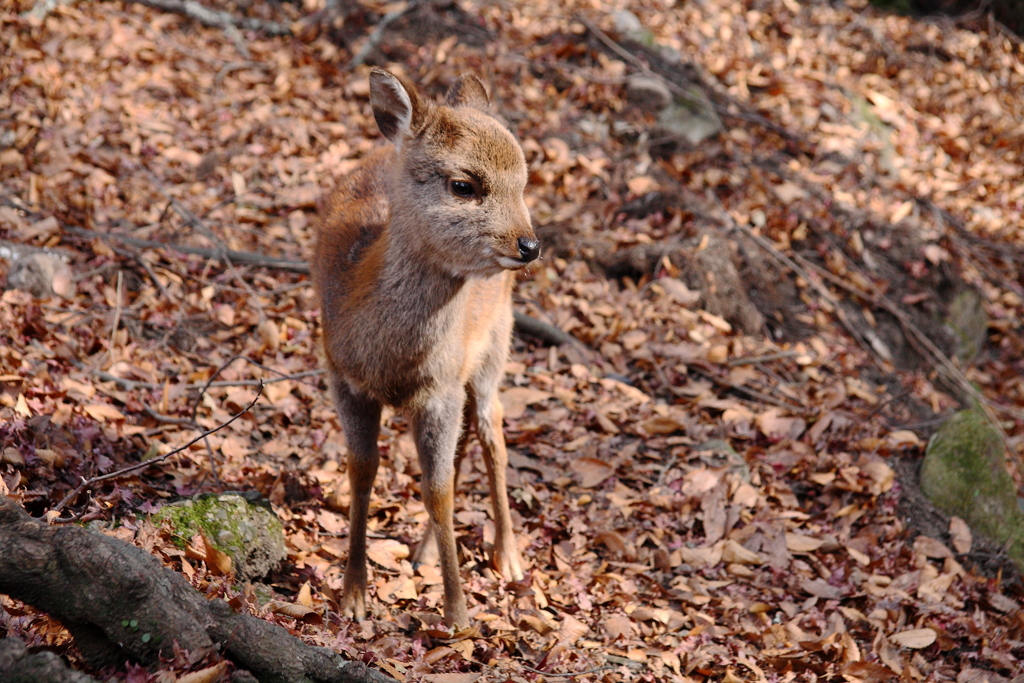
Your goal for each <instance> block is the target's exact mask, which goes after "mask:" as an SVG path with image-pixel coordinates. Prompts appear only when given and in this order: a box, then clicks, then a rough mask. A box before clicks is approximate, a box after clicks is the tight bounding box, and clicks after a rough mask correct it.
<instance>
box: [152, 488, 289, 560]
mask: <svg viewBox="0 0 1024 683" xmlns="http://www.w3.org/2000/svg"><path fill="white" fill-rule="evenodd" d="M247 498H248V496H242V495H239V494H236V493H224V494H221V495H203V496H198V497H197V498H194V499H191V500H185V501H182V502H180V503H174V504H172V505H168V506H166V507H164V508H163V509H161V510H160V511H159V512H157V513H156V514H154V515H153V517H152V522H153V523H154V524H157V525H159V524H161V523H163V521H164V520H169V521H170V523H171V527H172V529H173V533H174V537H175V541H176V542H179V541H180V543H181V544H182V545H184V544H185V543H187V542H188V541H189V539H191V538H192V537H193V536H195V535H196V534H198V533H200V532H202V533H203V534H205V535H206V537H207V538H208V539H209V540H210V542H211V543H212V544H213V546H214V547H215V548H217V550H220V551H221V552H223V553H227V554H228V555H230V556H231V566H232V568H233V569H234V571H235V575H236V576H237V577H238V578H239V579H241V580H246V579H260V578H263V577H264V576H266V575H267V573H268V572H269V571H270V570H271V569H273V568H274V567H276V566H277V565H278V564H280V562H281V560H283V559H284V558H285V554H286V553H285V546H284V530H283V528H282V526H281V521H280V520H279V519H278V518H277V517H276V516H275V515H274V513H273V511H271V510H270V508H269V506H267V507H264V506H263V505H260V504H259V503H255V502H250V501H249V500H247Z"/></svg>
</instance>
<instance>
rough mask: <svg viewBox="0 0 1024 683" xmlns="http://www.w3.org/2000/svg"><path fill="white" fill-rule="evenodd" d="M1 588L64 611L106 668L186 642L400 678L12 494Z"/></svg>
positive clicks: (286, 673) (6, 503)
mask: <svg viewBox="0 0 1024 683" xmlns="http://www.w3.org/2000/svg"><path fill="white" fill-rule="evenodd" d="M0 593H4V594H6V595H10V596H11V597H13V598H16V599H18V600H21V601H22V602H25V603H27V604H29V605H32V606H33V607H35V608H36V609H39V610H42V611H44V612H46V613H48V614H50V615H51V616H53V617H55V618H57V619H59V620H60V621H61V623H63V624H64V626H65V627H66V628H67V629H68V631H70V633H71V635H72V637H73V638H74V639H75V644H76V645H77V646H78V649H79V651H80V652H81V653H82V656H83V657H84V658H85V660H86V661H87V662H89V664H90V665H92V666H95V667H97V668H101V667H104V666H109V665H116V664H120V663H123V662H124V661H125V660H126V659H127V660H131V661H134V662H138V663H141V664H144V665H152V664H156V663H157V662H158V661H159V657H161V656H163V657H168V658H169V657H172V656H173V655H174V651H173V648H174V645H175V643H176V644H177V645H178V647H180V648H184V649H185V650H188V651H189V652H190V653H191V654H193V655H194V656H196V657H199V658H202V657H205V656H217V655H218V654H220V655H223V656H224V657H226V658H228V659H230V660H231V661H232V662H234V663H235V665H236V666H238V667H239V668H241V669H246V670H248V671H250V672H251V673H252V674H253V675H254V676H255V677H256V678H257V679H258V680H259V681H261V682H264V683H268V682H270V683H306V682H310V681H312V682H316V683H320V682H322V683H395V681H394V679H392V678H390V677H388V676H386V675H384V674H381V673H379V672H377V671H374V670H371V669H368V668H367V667H366V665H365V664H363V663H362V662H348V661H345V660H343V659H342V658H341V656H340V655H338V654H337V653H336V652H334V651H332V650H329V649H327V648H320V647H312V646H309V645H306V644H305V643H303V642H302V641H300V640H299V639H297V638H295V637H294V636H292V635H291V634H289V633H288V631H286V630H285V629H284V628H282V627H280V626H277V625H275V624H271V623H269V622H266V621H263V620H261V619H257V618H256V617H252V616H249V615H244V614H235V613H234V611H232V609H231V607H230V606H229V605H228V604H227V603H226V602H224V601H222V600H207V599H206V598H205V597H204V596H202V595H201V594H199V593H198V592H197V591H196V590H195V589H193V588H192V586H190V585H189V583H188V582H187V581H186V580H185V579H184V578H183V577H182V576H180V575H178V574H177V573H175V572H173V571H171V570H170V569H166V568H165V567H163V566H162V565H161V564H160V562H159V561H158V560H157V559H156V558H154V557H153V556H151V555H149V554H148V553H146V552H145V551H143V550H141V549H140V548H137V547H135V546H133V545H131V544H129V543H125V542H124V541H120V540H117V539H114V538H110V537H108V536H104V535H102V534H98V533H96V532H93V531H89V530H87V529H83V528H80V527H75V526H59V527H54V526H47V525H46V524H43V523H42V522H40V521H38V520H35V519H33V518H31V517H29V516H28V514H26V513H25V511H24V510H22V509H21V507H20V506H19V505H18V504H17V503H15V502H14V501H13V500H12V499H10V498H7V497H6V496H0ZM5 647H6V648H8V649H9V650H10V651H11V652H14V654H12V655H9V659H10V661H11V662H15V661H21V660H22V659H24V657H23V656H22V657H18V656H16V655H17V644H15V645H10V644H8V645H6V646H5ZM7 651H8V650H2V649H0V674H4V675H2V676H0V678H2V679H3V680H11V679H12V677H11V676H10V674H7V672H5V671H4V670H3V666H5V665H6V664H5V662H7V661H8V659H5V656H7V655H5V654H4V653H5V652H7ZM12 666H13V665H12ZM25 680H29V679H25ZM31 680H33V681H34V680H49V679H35V678H33V679H31ZM54 680H58V679H54ZM59 680H74V679H72V678H64V679H59ZM81 680H83V681H86V680H88V679H81Z"/></svg>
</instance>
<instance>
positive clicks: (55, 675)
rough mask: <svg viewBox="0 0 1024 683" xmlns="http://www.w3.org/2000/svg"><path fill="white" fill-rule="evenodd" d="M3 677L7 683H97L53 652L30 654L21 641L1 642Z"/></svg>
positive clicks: (1, 670)
mask: <svg viewBox="0 0 1024 683" xmlns="http://www.w3.org/2000/svg"><path fill="white" fill-rule="evenodd" d="M0 675H2V676H3V680H5V681H7V683H96V679H95V678H93V677H91V676H86V675H85V674H83V673H79V672H78V671H73V670H71V669H69V668H68V665H67V664H66V663H65V662H64V660H63V659H61V658H60V657H58V656H57V655H55V654H53V653H52V652H37V653H31V652H29V651H28V648H27V647H25V643H23V642H21V641H20V640H18V639H17V638H4V639H2V640H0Z"/></svg>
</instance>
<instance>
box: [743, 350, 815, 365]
mask: <svg viewBox="0 0 1024 683" xmlns="http://www.w3.org/2000/svg"><path fill="white" fill-rule="evenodd" d="M799 355H800V352H798V351H776V352H775V353H766V354H764V355H762V356H747V357H745V358H733V359H732V360H730V361H729V362H727V363H726V365H728V366H729V367H735V366H737V365H756V364H757V363H764V362H766V361H770V360H782V359H783V358H793V357H795V356H799Z"/></svg>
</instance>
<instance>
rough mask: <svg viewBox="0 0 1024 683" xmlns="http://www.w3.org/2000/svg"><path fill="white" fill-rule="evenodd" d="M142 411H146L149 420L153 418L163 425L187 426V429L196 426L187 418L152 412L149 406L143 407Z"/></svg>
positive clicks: (193, 421)
mask: <svg viewBox="0 0 1024 683" xmlns="http://www.w3.org/2000/svg"><path fill="white" fill-rule="evenodd" d="M142 409H143V410H145V411H146V414H147V415H149V416H150V417H151V418H153V419H154V420H156V421H157V422H162V423H164V424H171V425H186V426H189V427H195V426H196V422H195V420H192V419H190V418H187V417H171V416H170V415H164V414H163V413H158V412H157V411H156V410H154V409H153V408H151V407H149V406H143V407H142Z"/></svg>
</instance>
